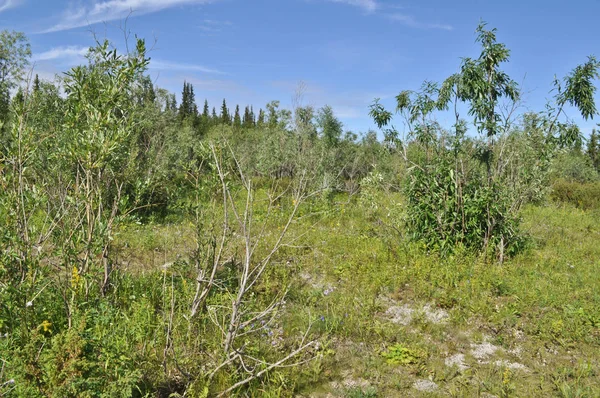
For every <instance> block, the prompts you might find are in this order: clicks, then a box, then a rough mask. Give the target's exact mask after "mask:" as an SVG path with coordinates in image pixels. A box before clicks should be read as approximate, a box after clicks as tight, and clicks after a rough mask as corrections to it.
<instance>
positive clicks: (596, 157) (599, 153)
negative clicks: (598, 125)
mask: <svg viewBox="0 0 600 398" xmlns="http://www.w3.org/2000/svg"><path fill="white" fill-rule="evenodd" d="M587 155H588V156H589V158H590V160H591V161H592V164H593V165H594V167H595V168H596V170H598V171H600V142H598V133H597V132H596V129H593V130H592V134H591V135H590V140H589V141H588V144H587Z"/></svg>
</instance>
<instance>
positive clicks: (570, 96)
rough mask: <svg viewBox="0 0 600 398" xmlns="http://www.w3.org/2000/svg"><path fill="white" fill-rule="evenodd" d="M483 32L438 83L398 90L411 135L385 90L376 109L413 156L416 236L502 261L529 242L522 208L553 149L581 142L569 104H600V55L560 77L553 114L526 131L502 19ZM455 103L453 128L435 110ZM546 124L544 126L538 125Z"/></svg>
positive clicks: (431, 244)
mask: <svg viewBox="0 0 600 398" xmlns="http://www.w3.org/2000/svg"><path fill="white" fill-rule="evenodd" d="M476 33H477V42H478V43H479V44H480V45H481V53H480V55H479V57H478V58H477V59H471V58H464V59H463V61H462V64H461V67H460V72H459V73H457V74H454V75H452V76H450V77H449V78H448V79H446V80H445V81H444V82H443V83H442V84H441V85H439V84H436V83H433V82H425V83H423V85H422V87H421V89H420V90H419V91H418V92H412V91H403V92H401V93H400V94H399V95H398V96H397V97H396V102H397V108H396V109H397V111H398V112H399V113H401V114H402V115H403V116H404V118H405V120H406V124H407V126H408V128H409V137H408V138H409V140H410V141H408V142H402V141H399V140H398V139H397V137H398V133H397V132H396V131H395V129H394V128H393V127H392V128H387V127H386V126H388V125H389V124H390V123H391V120H392V114H391V113H390V112H389V111H386V110H385V109H384V108H383V107H382V106H381V104H380V103H379V102H378V100H376V101H375V102H374V103H373V105H372V106H371V112H370V114H371V116H372V117H373V120H374V121H375V123H376V124H377V125H378V126H379V127H380V128H385V129H384V134H385V136H386V138H387V139H389V141H390V142H394V144H393V145H391V147H394V148H396V147H399V148H401V153H402V154H403V156H404V158H405V159H406V161H407V162H408V163H409V165H410V169H409V170H410V172H409V174H408V182H407V184H406V196H407V199H408V203H407V205H408V209H407V226H408V229H409V231H411V234H412V236H413V237H414V238H415V239H417V240H421V241H423V242H424V243H425V244H426V245H427V247H428V248H430V249H437V250H440V251H441V252H442V253H448V252H451V251H453V250H454V249H455V248H457V247H463V246H465V247H468V248H472V249H475V250H479V251H484V252H487V251H488V250H489V249H491V250H492V252H493V253H494V254H495V255H496V256H497V258H498V259H499V261H500V262H502V261H503V259H504V256H505V255H512V254H515V253H516V252H517V251H519V250H521V249H522V248H523V247H524V246H523V241H524V235H523V234H522V233H521V232H520V230H519V210H520V208H521V206H522V205H523V204H524V203H527V202H528V201H531V200H536V199H539V198H540V197H541V196H542V195H541V194H542V187H543V186H544V182H545V180H546V177H545V174H546V173H547V171H548V169H549V167H550V162H551V159H552V157H553V156H552V154H553V149H555V148H557V147H559V148H564V147H565V146H569V145H575V144H573V143H574V142H577V139H578V137H579V134H580V133H579V130H578V129H576V128H573V127H572V126H570V125H568V124H564V123H563V124H561V123H558V124H556V122H557V120H558V117H559V116H560V114H561V112H562V110H563V107H564V105H565V104H566V103H570V104H572V105H576V106H577V107H579V109H580V111H581V112H582V115H584V117H590V116H592V115H593V114H595V112H596V110H595V104H594V100H593V93H594V90H595V87H594V85H593V80H594V79H595V78H596V77H597V70H598V63H597V62H595V60H594V59H593V58H590V59H589V61H588V62H587V63H586V64H584V65H582V66H579V67H577V68H576V69H575V70H574V71H573V72H572V73H571V74H570V75H569V76H567V77H566V78H565V88H564V90H563V89H562V88H561V86H560V84H558V83H557V84H558V87H559V88H558V91H559V93H558V94H557V96H556V102H557V106H558V108H559V111H558V112H557V113H556V116H555V117H554V119H553V121H552V122H550V120H552V119H551V118H550V117H549V116H548V117H546V116H543V117H541V118H540V117H538V116H532V115H527V114H526V115H524V116H523V127H524V131H523V132H521V133H516V132H514V118H515V117H514V115H513V113H514V111H515V109H516V108H517V103H518V101H519V99H520V93H519V89H518V86H517V84H516V82H514V81H513V80H512V79H511V78H510V77H509V76H508V75H507V74H506V73H505V72H503V71H502V70H501V69H500V66H501V64H503V63H505V62H508V60H509V55H510V52H509V50H508V49H507V48H506V46H505V45H504V44H502V43H498V42H497V39H496V30H495V29H491V30H488V29H486V27H485V24H484V23H482V24H480V25H479V26H478V28H477V30H476ZM503 100H504V101H506V102H507V104H508V105H506V108H505V107H504V104H503V102H501V101H503ZM458 103H464V104H466V105H467V106H468V109H469V112H468V113H469V115H470V116H472V117H473V124H474V125H475V126H476V127H477V130H478V131H479V133H480V137H479V138H477V139H473V138H471V137H469V136H468V134H467V133H468V129H467V122H466V121H465V120H463V119H461V118H460V116H459V113H458V111H457V109H458V108H457V104H458ZM450 105H453V106H454V113H455V117H456V120H455V124H454V126H453V127H452V131H451V132H449V131H447V130H445V129H444V128H442V127H441V126H440V125H439V124H438V123H437V122H436V120H435V116H434V114H435V112H439V111H446V110H448V109H449V107H450ZM539 119H541V120H542V121H541V123H539V122H538V121H539ZM540 124H541V125H542V126H544V127H545V128H546V129H547V130H546V132H541V133H540V131H539V125H540ZM555 127H556V128H555ZM555 130H557V131H558V138H557V137H555V136H554V134H555ZM528 141H529V142H528ZM516 142H521V143H525V142H527V143H528V144H533V145H535V147H536V148H535V150H533V151H530V150H529V149H528V146H520V147H519V146H515V143H516ZM396 143H398V144H399V145H398V144H396ZM528 152H529V153H528Z"/></svg>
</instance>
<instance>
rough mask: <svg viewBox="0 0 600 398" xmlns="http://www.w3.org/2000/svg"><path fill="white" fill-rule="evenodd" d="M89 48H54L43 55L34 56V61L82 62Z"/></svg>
mask: <svg viewBox="0 0 600 398" xmlns="http://www.w3.org/2000/svg"><path fill="white" fill-rule="evenodd" d="M88 50H89V47H83V46H61V47H54V48H52V49H50V50H48V51H44V52H43V53H39V54H34V56H33V60H34V61H53V60H57V59H68V60H81V59H83V57H84V56H85V55H86V54H87V52H88Z"/></svg>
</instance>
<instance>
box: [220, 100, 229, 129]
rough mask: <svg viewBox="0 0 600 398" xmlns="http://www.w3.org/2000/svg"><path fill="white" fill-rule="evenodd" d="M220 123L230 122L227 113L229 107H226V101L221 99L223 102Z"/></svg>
mask: <svg viewBox="0 0 600 398" xmlns="http://www.w3.org/2000/svg"><path fill="white" fill-rule="evenodd" d="M221 123H222V124H227V125H229V124H231V116H230V115H229V109H227V102H226V101H225V99H223V104H222V105H221Z"/></svg>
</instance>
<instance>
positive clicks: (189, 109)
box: [179, 81, 198, 121]
mask: <svg viewBox="0 0 600 398" xmlns="http://www.w3.org/2000/svg"><path fill="white" fill-rule="evenodd" d="M197 116H198V106H197V105H196V99H195V97H194V86H192V84H191V83H188V82H185V81H184V82H183V91H182V92H181V104H180V105H179V117H180V118H181V120H183V119H187V118H189V117H192V118H193V119H194V121H195V119H196V117H197Z"/></svg>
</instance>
